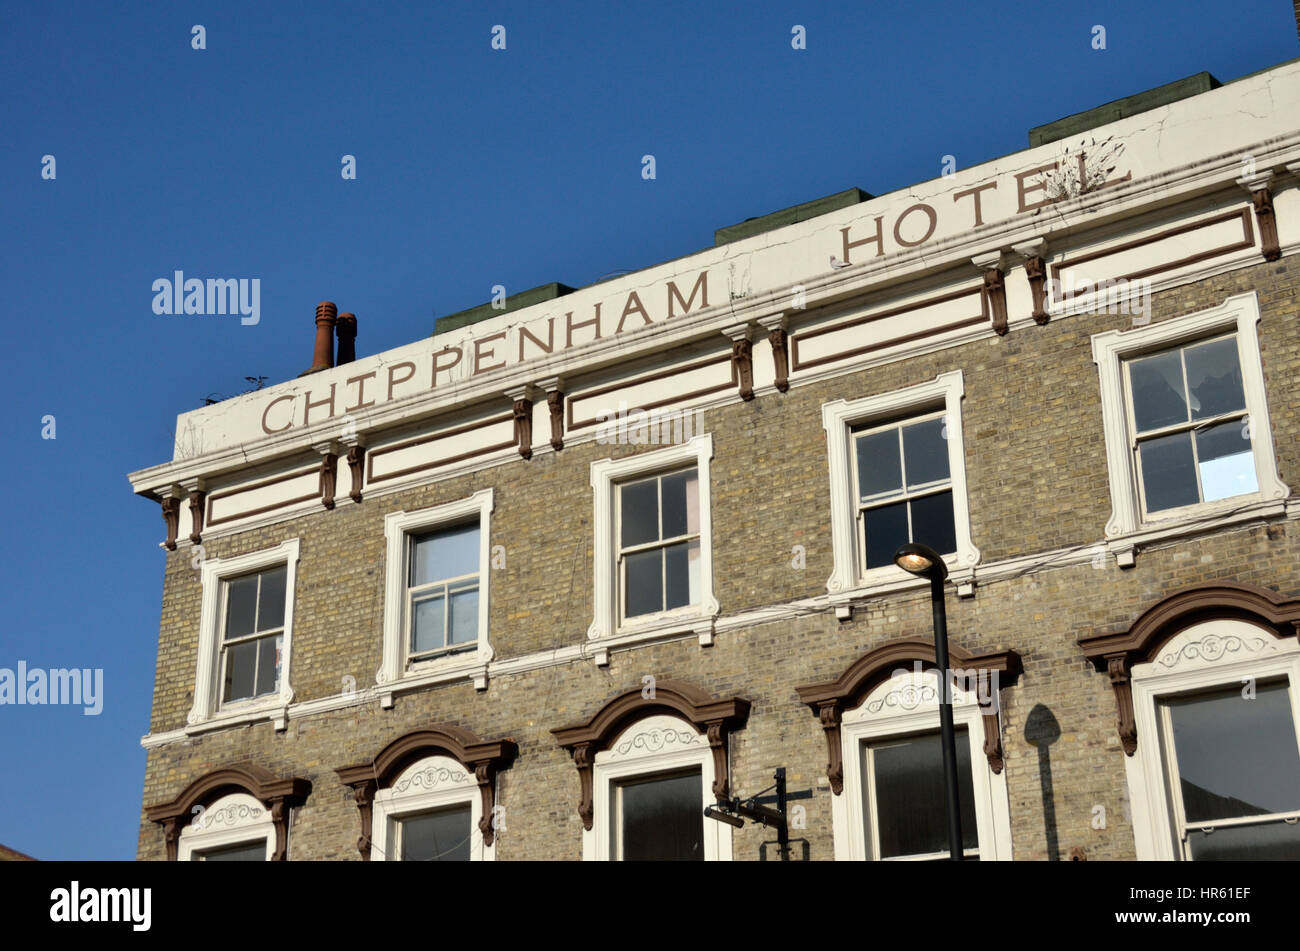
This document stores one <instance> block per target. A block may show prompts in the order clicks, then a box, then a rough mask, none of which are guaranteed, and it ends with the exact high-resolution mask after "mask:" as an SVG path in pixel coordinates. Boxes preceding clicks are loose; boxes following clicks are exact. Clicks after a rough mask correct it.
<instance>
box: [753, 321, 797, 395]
mask: <svg viewBox="0 0 1300 951" xmlns="http://www.w3.org/2000/svg"><path fill="white" fill-rule="evenodd" d="M758 323H759V325H760V326H762V328H763V329H764V330H766V331H767V342H768V343H769V344H770V345H771V347H772V364H773V369H774V370H775V372H776V388H777V390H779V391H780V392H782V393H785V392H786V391H787V390H789V389H790V347H789V335H788V334H787V332H786V331H787V330H788V327H789V325H788V322H787V320H786V316H785V314H778V315H776V316H775V317H761V318H759V321H758Z"/></svg>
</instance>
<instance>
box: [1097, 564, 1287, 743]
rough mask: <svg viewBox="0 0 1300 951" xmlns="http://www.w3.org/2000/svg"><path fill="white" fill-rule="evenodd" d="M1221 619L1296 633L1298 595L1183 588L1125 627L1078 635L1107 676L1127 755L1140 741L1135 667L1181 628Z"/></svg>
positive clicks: (1225, 585)
mask: <svg viewBox="0 0 1300 951" xmlns="http://www.w3.org/2000/svg"><path fill="white" fill-rule="evenodd" d="M1221 618H1229V619H1238V620H1244V621H1249V622H1251V623H1253V624H1262V625H1264V626H1266V627H1271V628H1272V629H1273V630H1275V631H1276V632H1277V634H1278V636H1279V637H1294V636H1295V635H1296V630H1297V625H1298V624H1300V598H1288V597H1285V596H1283V595H1281V594H1279V593H1278V592H1276V591H1273V590H1272V589H1270V588H1261V587H1259V586H1258V585H1248V584H1238V583H1235V582H1220V583H1219V584H1213V585H1206V586H1204V587H1199V588H1185V589H1183V590H1182V591H1178V592H1176V593H1174V594H1171V595H1169V596H1168V597H1166V598H1164V599H1163V600H1161V601H1159V602H1157V603H1156V604H1154V605H1152V606H1151V607H1150V608H1148V609H1147V610H1146V611H1144V612H1142V614H1141V615H1140V616H1139V617H1138V619H1137V620H1136V621H1134V622H1133V626H1132V627H1130V628H1129V629H1128V630H1126V631H1118V632H1114V633H1109V634H1094V635H1087V636H1084V637H1081V638H1079V646H1080V647H1081V648H1083V652H1084V654H1085V656H1087V658H1088V660H1090V661H1092V664H1093V667H1094V668H1096V669H1097V670H1098V671H1102V672H1105V673H1106V674H1107V675H1108V676H1109V678H1110V685H1111V688H1112V689H1113V690H1114V691H1115V728H1116V732H1117V733H1118V734H1119V741H1120V743H1121V744H1122V745H1123V747H1124V753H1125V754H1126V755H1128V756H1132V755H1133V754H1135V753H1136V752H1137V743H1138V736H1137V717H1136V715H1135V713H1134V710H1133V685H1132V671H1133V666H1134V665H1135V664H1143V663H1148V662H1150V661H1151V660H1153V659H1154V658H1155V656H1156V654H1157V653H1159V651H1160V648H1161V647H1162V646H1164V644H1165V642H1166V641H1168V640H1169V639H1170V638H1172V637H1173V636H1174V635H1176V634H1177V633H1178V632H1179V631H1181V630H1182V629H1183V628H1186V627H1190V626H1191V625H1193V624H1199V623H1200V622H1202V621H1211V620H1217V619H1221Z"/></svg>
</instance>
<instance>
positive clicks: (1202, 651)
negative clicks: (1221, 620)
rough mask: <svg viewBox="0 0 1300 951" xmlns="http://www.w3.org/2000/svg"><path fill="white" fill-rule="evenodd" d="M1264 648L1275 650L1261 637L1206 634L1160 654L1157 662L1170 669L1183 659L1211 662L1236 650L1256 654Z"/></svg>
mask: <svg viewBox="0 0 1300 951" xmlns="http://www.w3.org/2000/svg"><path fill="white" fill-rule="evenodd" d="M1265 649H1268V650H1270V651H1276V650H1277V648H1276V647H1275V646H1273V645H1271V644H1269V643H1268V641H1267V640H1265V639H1264V638H1263V637H1252V638H1243V637H1240V636H1239V635H1237V634H1229V635H1227V636H1223V635H1219V634H1207V635H1206V636H1205V637H1203V638H1201V639H1200V640H1199V641H1191V642H1189V643H1186V644H1184V645H1183V646H1182V647H1180V648H1179V649H1178V650H1173V651H1168V652H1166V653H1164V654H1162V655H1161V656H1160V658H1159V659H1158V661H1157V663H1159V664H1160V666H1161V667H1164V668H1166V669H1169V670H1172V669H1173V668H1174V667H1177V666H1178V665H1179V664H1180V663H1182V662H1183V661H1184V660H1197V659H1201V660H1206V661H1210V662H1211V663H1212V662H1214V661H1217V660H1219V659H1221V658H1222V657H1223V656H1224V655H1225V654H1235V653H1237V652H1238V651H1245V652H1246V653H1247V654H1258V653H1260V652H1261V651H1263V650H1265Z"/></svg>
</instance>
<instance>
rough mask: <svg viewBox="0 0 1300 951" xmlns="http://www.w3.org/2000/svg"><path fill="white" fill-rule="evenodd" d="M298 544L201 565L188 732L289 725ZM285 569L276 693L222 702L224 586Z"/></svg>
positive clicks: (286, 543)
mask: <svg viewBox="0 0 1300 951" xmlns="http://www.w3.org/2000/svg"><path fill="white" fill-rule="evenodd" d="M298 552H299V542H298V539H296V538H291V539H289V540H287V541H284V542H281V543H280V544H279V545H277V546H276V547H274V548H267V549H264V550H263V551H256V552H250V553H249V554H246V555H236V556H234V557H233V558H206V559H204V560H203V562H202V563H201V565H200V568H199V577H200V586H201V588H202V596H201V597H202V601H201V604H200V607H199V657H198V671H197V674H196V676H195V681H194V704H193V706H192V707H191V709H190V712H189V716H188V717H186V721H185V722H186V731H187V732H191V733H193V732H198V731H200V730H203V729H213V728H216V727H221V726H226V725H229V724H234V723H243V722H248V721H252V720H264V719H270V720H272V721H274V723H275V728H276V730H283V729H285V727H286V726H287V725H288V708H289V704H290V703H292V702H293V688H292V687H291V686H290V685H289V674H290V664H291V661H292V658H293V616H294V611H293V608H294V601H295V600H296V598H295V596H294V592H295V588H296V583H297V575H298ZM279 565H284V566H285V569H286V572H285V581H284V592H285V604H284V635H283V636H284V639H283V640H282V641H281V644H280V689H279V691H278V692H277V693H273V694H268V695H266V696H263V697H252V698H249V699H246V700H235V701H232V702H230V703H224V704H223V703H222V702H221V684H219V683H218V682H217V681H218V678H219V677H220V673H221V641H222V637H221V635H222V622H223V617H222V614H223V611H222V606H223V604H224V603H225V585H226V582H227V581H229V580H231V579H233V578H237V577H239V576H241V575H246V574H250V573H252V572H255V571H261V570H263V569H266V568H274V567H277V566H279Z"/></svg>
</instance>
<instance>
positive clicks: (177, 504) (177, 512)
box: [162, 496, 181, 551]
mask: <svg viewBox="0 0 1300 951" xmlns="http://www.w3.org/2000/svg"><path fill="white" fill-rule="evenodd" d="M162 517H163V523H164V524H165V525H166V526H167V540H166V541H164V542H163V547H164V548H166V549H167V550H168V551H175V550H176V533H177V532H178V531H179V530H180V521H181V500H180V499H178V498H176V497H175V496H168V497H167V498H165V499H163V500H162Z"/></svg>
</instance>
